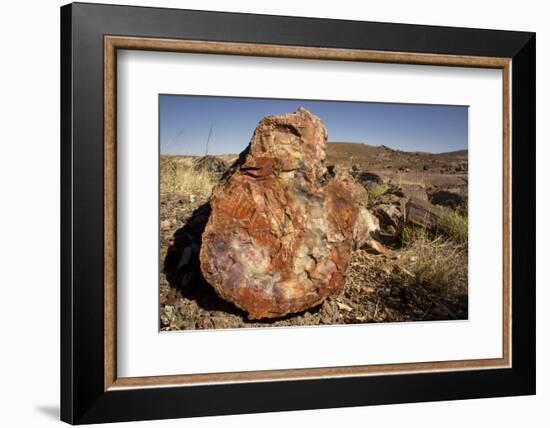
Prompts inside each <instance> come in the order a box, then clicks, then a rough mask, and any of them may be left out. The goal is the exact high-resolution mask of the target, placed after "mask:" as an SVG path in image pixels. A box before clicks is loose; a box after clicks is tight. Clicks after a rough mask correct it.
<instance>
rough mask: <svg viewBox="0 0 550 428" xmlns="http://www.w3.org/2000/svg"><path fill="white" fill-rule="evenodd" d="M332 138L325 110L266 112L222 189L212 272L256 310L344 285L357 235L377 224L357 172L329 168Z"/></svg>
mask: <svg viewBox="0 0 550 428" xmlns="http://www.w3.org/2000/svg"><path fill="white" fill-rule="evenodd" d="M326 141H327V131H326V129H325V127H324V125H323V123H322V122H321V120H320V119H319V118H318V117H317V116H314V115H313V114H311V113H309V112H308V111H307V110H305V109H303V108H300V109H299V110H298V111H296V112H294V113H289V114H284V115H278V116H266V117H265V118H264V119H263V120H262V121H261V122H260V124H259V125H258V127H257V128H256V131H255V132H254V136H253V138H252V141H251V143H250V145H249V147H248V148H247V150H246V151H245V154H244V155H243V156H241V161H240V164H239V165H237V167H236V168H235V171H234V172H233V174H232V175H231V176H229V177H227V178H226V179H224V180H223V181H222V182H221V183H220V184H219V185H218V186H217V187H216V188H215V189H214V191H213V194H212V199H211V207H212V214H211V216H210V219H209V221H208V224H207V226H206V229H205V232H204V234H203V236H202V247H201V252H200V261H201V269H202V273H203V275H204V277H205V278H206V280H207V281H208V282H209V283H210V284H211V285H212V286H213V287H214V289H215V290H216V292H217V293H218V294H219V295H220V296H221V297H222V298H223V299H225V300H227V301H230V302H232V303H233V304H235V305H236V306H237V307H239V308H241V309H243V310H245V311H246V312H247V313H248V316H249V318H250V319H260V318H275V317H281V316H284V315H286V314H289V313H295V312H300V311H303V310H305V309H307V308H311V307H313V306H316V305H318V304H320V303H322V302H323V301H324V300H325V299H326V298H327V297H329V296H331V295H335V294H337V293H339V292H340V291H341V290H342V288H343V285H344V278H345V272H346V269H347V265H348V261H349V259H350V255H351V251H352V248H353V246H354V241H356V242H358V241H361V240H362V239H363V236H361V234H362V233H365V232H368V231H369V230H370V229H369V225H368V219H366V218H365V217H364V216H363V215H361V209H360V206H359V204H358V202H357V194H356V186H355V184H356V183H355V181H354V179H353V177H351V175H349V174H347V173H345V172H342V171H339V170H338V169H335V170H334V176H330V175H329V174H328V173H327V169H326V167H325V165H324V160H325V150H326ZM358 218H360V219H361V221H362V222H363V223H361V224H360V225H359V226H357V227H356V225H357V223H358V221H357V220H358ZM324 306H326V305H324ZM336 309H337V308H336Z"/></svg>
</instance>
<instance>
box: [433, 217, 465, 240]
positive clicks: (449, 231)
mask: <svg viewBox="0 0 550 428" xmlns="http://www.w3.org/2000/svg"><path fill="white" fill-rule="evenodd" d="M438 229H439V231H440V232H441V233H442V234H444V235H445V236H447V237H448V238H449V239H452V240H453V241H455V242H456V243H458V244H466V243H467V242H468V216H465V215H462V214H460V213H459V212H458V211H454V210H451V209H445V210H443V211H442V214H441V216H440V218H439V222H438Z"/></svg>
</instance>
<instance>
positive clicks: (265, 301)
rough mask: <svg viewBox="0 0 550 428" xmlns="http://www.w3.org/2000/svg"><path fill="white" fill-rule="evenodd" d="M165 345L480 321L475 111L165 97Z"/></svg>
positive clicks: (162, 274)
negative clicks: (347, 327) (196, 335)
mask: <svg viewBox="0 0 550 428" xmlns="http://www.w3.org/2000/svg"><path fill="white" fill-rule="evenodd" d="M158 103H159V106H158V109H159V110H158V120H159V130H158V138H159V141H158V144H159V258H160V263H159V266H160V269H159V295H160V296H159V328H160V330H161V331H163V332H173V331H186V330H212V329H236V328H260V327H301V326H320V325H344V324H365V323H391V322H417V321H457V320H468V117H469V115H468V112H469V110H468V106H467V105H432V104H401V103H380V102H367V101H365V102H358V101H342V100H308V99H276V98H250V97H226V96H201V95H185V94H159V96H158Z"/></svg>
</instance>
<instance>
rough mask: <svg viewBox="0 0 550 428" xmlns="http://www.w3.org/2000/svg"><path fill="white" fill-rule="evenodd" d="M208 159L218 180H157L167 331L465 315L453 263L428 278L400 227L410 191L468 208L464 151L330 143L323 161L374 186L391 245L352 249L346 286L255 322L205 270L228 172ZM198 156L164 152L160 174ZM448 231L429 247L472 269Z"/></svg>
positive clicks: (373, 205)
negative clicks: (207, 237) (204, 243)
mask: <svg viewBox="0 0 550 428" xmlns="http://www.w3.org/2000/svg"><path fill="white" fill-rule="evenodd" d="M219 158H220V159H221V160H222V161H223V162H222V163H221V165H225V166H227V165H230V164H231V162H232V161H233V160H234V159H236V156H234V155H227V156H221V157H219ZM203 161H204V160H201V162H203ZM209 161H212V159H210V160H207V162H206V165H201V167H200V168H203V169H206V170H210V172H211V173H212V174H210V176H213V177H214V179H213V182H212V183H208V184H206V185H205V184H203V183H201V185H197V186H195V187H193V186H183V187H180V186H174V185H172V183H168V184H166V185H165V183H164V182H163V181H162V180H161V201H160V266H161V272H160V327H161V330H164V331H171V330H189V329H211V328H215V329H220V328H243V327H260V326H261V327H269V326H298V325H320V324H353V323H368V322H403V321H419V320H452V319H465V318H467V316H468V312H467V284H466V285H464V283H461V284H458V285H456V281H454V279H453V278H452V277H453V275H455V273H454V272H455V271H452V269H456V266H454V267H449V272H443V274H442V276H436V277H434V278H438V281H439V282H438V284H435V286H432V285H430V283H429V282H430V281H428V280H426V279H425V278H426V275H427V273H426V271H425V270H426V267H425V266H419V265H420V264H421V263H422V261H423V260H422V254H420V255H418V254H417V252H418V249H417V248H416V247H414V248H413V247H412V246H410V247H407V246H405V245H404V243H403V242H404V241H403V236H402V235H403V224H402V221H403V220H402V217H403V210H404V209H405V208H404V206H405V203H406V201H408V200H409V199H411V198H414V199H415V200H421V201H426V203H427V204H429V205H432V204H433V205H436V206H440V207H445V208H444V209H447V210H452V212H453V213H454V212H457V213H467V203H468V202H467V193H468V192H467V186H468V175H467V169H468V164H467V152H466V151H463V152H455V153H448V154H429V153H407V152H401V151H397V150H392V149H390V148H386V147H384V146H381V147H372V146H368V145H362V144H352V143H333V144H330V143H329V145H328V155H327V164H328V165H338V166H339V167H341V168H346V169H348V170H349V171H350V172H351V173H352V174H353V175H354V176H355V177H356V179H357V181H359V182H360V183H361V184H363V186H365V188H366V189H367V190H368V193H369V202H368V203H369V209H370V210H371V212H373V214H375V216H377V217H378V218H379V220H380V225H381V229H382V231H383V235H382V238H383V240H384V243H385V245H386V247H387V251H386V252H384V253H383V254H374V253H373V252H372V251H368V250H363V249H359V250H356V251H354V252H353V255H352V259H351V263H350V265H349V268H348V274H347V276H346V282H345V286H344V290H343V292H342V293H341V295H339V296H336V297H331V298H328V299H327V300H326V301H325V302H324V303H322V304H321V305H319V306H317V307H315V308H313V309H309V310H306V311H304V312H302V313H299V314H294V315H288V316H285V317H283V318H279V319H270V320H259V321H250V320H248V319H247V316H246V314H245V313H244V312H243V311H241V310H240V309H238V308H236V307H235V306H233V305H232V304H230V303H227V302H226V301H224V300H222V299H221V298H219V297H218V296H217V294H216V292H215V291H214V289H213V288H212V287H211V286H210V285H209V284H208V283H207V282H206V281H205V280H204V278H203V277H202V274H201V271H200V264H199V260H198V249H199V248H200V245H201V242H200V237H201V234H202V230H203V229H204V227H205V225H206V222H207V221H208V216H209V205H208V200H209V188H208V187H209V185H213V184H215V182H216V179H217V178H219V177H220V175H221V174H222V173H223V168H220V167H219V165H220V163H216V161H215V160H214V161H213V162H209ZM196 163H197V159H195V158H192V157H184V156H181V157H173V156H170V157H163V158H162V159H161V177H162V171H163V168H167V169H164V171H168V172H169V173H170V174H171V173H172V172H173V171H178V172H180V171H183V172H184V173H185V172H186V171H188V170H189V171H191V172H192V173H193V174H194V176H195V175H196V172H195V171H194V168H196V166H195V165H196ZM212 164H214V165H212ZM166 175H168V174H166ZM446 239H447V237H445V240H443V238H439V237H436V238H433V237H431V238H430V244H429V245H430V246H429V247H426V248H429V249H431V250H433V249H434V248H437V251H438V253H436V256H437V255H443V256H444V257H441V258H442V259H446V258H449V257H446V256H445V255H446V254H447V253H445V252H446V251H447V252H449V251H450V253H449V254H452V255H455V254H458V256H459V257H460V263H462V264H466V266H462V267H461V266H459V267H458V268H459V269H460V268H461V269H466V275H464V272H463V270H462V271H457V272H459V274H460V275H462V276H464V277H465V278H467V242H466V243H464V242H461V243H460V245H458V244H457V245H454V244H453V245H452V246H449V245H447V244H446V242H447V240H446ZM433 251H435V250H433ZM443 263H445V260H443ZM423 269H424V270H423ZM443 269H445V266H443ZM428 273H430V272H428ZM438 275H441V273H438ZM430 278H432V277H430ZM466 281H467V279H466ZM441 284H443V285H444V286H445V289H443V285H441ZM446 284H448V285H446ZM453 287H454V288H453ZM451 288H453V291H452V292H451V291H449V290H450V289H451Z"/></svg>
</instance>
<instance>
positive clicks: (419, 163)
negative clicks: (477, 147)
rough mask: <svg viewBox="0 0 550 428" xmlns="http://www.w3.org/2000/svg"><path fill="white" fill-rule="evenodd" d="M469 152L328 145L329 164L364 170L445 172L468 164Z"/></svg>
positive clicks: (338, 143) (333, 142)
mask: <svg viewBox="0 0 550 428" xmlns="http://www.w3.org/2000/svg"><path fill="white" fill-rule="evenodd" d="M467 161H468V150H458V151H454V152H448V153H426V152H404V151H401V150H395V149H392V148H390V147H386V146H371V145H369V144H361V143H348V142H340V141H331V142H329V143H328V145H327V163H329V164H339V165H345V166H352V165H354V164H355V165H357V166H359V167H362V168H370V169H373V168H374V169H383V168H396V169H398V168H409V169H411V170H412V169H425V168H427V169H434V168H444V167H446V166H447V165H448V164H455V163H464V162H466V163H467Z"/></svg>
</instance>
